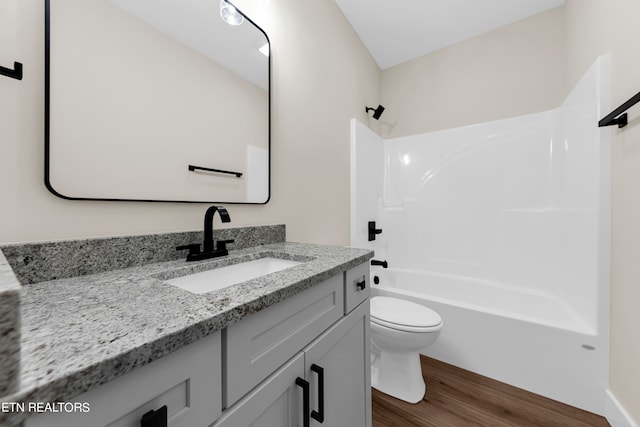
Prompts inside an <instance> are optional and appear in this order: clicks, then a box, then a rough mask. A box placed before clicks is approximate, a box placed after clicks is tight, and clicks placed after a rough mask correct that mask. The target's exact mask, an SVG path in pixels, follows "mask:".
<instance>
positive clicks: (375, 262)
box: [371, 259, 388, 268]
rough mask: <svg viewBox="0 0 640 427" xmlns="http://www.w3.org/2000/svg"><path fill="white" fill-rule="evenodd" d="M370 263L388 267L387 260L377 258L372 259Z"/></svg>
mask: <svg viewBox="0 0 640 427" xmlns="http://www.w3.org/2000/svg"><path fill="white" fill-rule="evenodd" d="M371 265H379V266H381V267H382V268H387V267H388V264H387V260H384V261H379V260H377V259H372V260H371Z"/></svg>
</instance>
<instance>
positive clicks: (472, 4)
mask: <svg viewBox="0 0 640 427" xmlns="http://www.w3.org/2000/svg"><path fill="white" fill-rule="evenodd" d="M335 1H336V3H337V4H338V6H339V7H340V9H342V12H343V13H344V15H345V16H346V17H347V19H348V20H349V22H350V23H351V25H352V26H353V28H354V30H355V31H356V33H357V34H358V36H360V39H362V42H363V43H364V45H365V46H366V47H367V49H369V52H371V55H372V56H373V57H374V59H375V60H376V62H377V63H378V65H379V66H380V68H382V69H383V70H384V69H386V68H389V67H393V66H394V65H397V64H400V63H402V62H405V61H409V60H411V59H414V58H417V57H419V56H422V55H426V54H427V53H430V52H433V51H435V50H438V49H441V48H443V47H446V46H450V45H453V44H455V43H458V42H461V41H463V40H466V39H469V38H472V37H475V36H477V35H479V34H482V33H484V32H487V31H491V30H493V29H496V28H499V27H502V26H505V25H508V24H510V23H513V22H516V21H519V20H521V19H524V18H527V17H529V16H532V15H535V14H538V13H540V12H543V11H545V10H548V9H552V8H554V7H558V6H561V5H563V4H564V2H565V0H335Z"/></svg>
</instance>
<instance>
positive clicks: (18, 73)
mask: <svg viewBox="0 0 640 427" xmlns="http://www.w3.org/2000/svg"><path fill="white" fill-rule="evenodd" d="M0 75H3V76H7V77H11V78H12V79H16V80H22V64H21V63H20V62H15V61H14V63H13V70H12V69H11V68H5V67H1V66H0Z"/></svg>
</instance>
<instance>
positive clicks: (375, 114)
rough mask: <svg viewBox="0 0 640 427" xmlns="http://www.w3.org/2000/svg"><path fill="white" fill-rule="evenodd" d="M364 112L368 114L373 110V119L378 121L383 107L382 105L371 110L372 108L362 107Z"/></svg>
mask: <svg viewBox="0 0 640 427" xmlns="http://www.w3.org/2000/svg"><path fill="white" fill-rule="evenodd" d="M364 108H365V109H364V111H365V113H368V112H369V111H371V110H373V118H374V119H376V120H378V119H379V118H380V116H381V115H382V113H383V112H384V107H383V106H382V105H378V108H372V107H364Z"/></svg>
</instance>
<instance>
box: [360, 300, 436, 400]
mask: <svg viewBox="0 0 640 427" xmlns="http://www.w3.org/2000/svg"><path fill="white" fill-rule="evenodd" d="M441 329H442V318H441V317H440V315H439V314H438V313H436V312H435V311H433V310H431V309H429V308H427V307H425V306H423V305H420V304H416V303H414V302H411V301H406V300H402V299H398V298H391V297H383V296H376V297H373V298H371V385H372V386H373V387H374V388H376V389H377V390H380V391H381V392H383V393H385V394H388V395H391V396H393V397H396V398H398V399H401V400H404V401H406V402H409V403H418V402H419V401H421V400H422V398H423V397H424V392H425V390H426V386H425V384H424V379H423V378H422V369H421V367H420V352H419V351H420V350H422V349H423V348H425V347H427V346H428V345H430V344H432V343H433V342H434V341H435V340H436V339H437V338H438V335H439V334H440V330H441Z"/></svg>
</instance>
